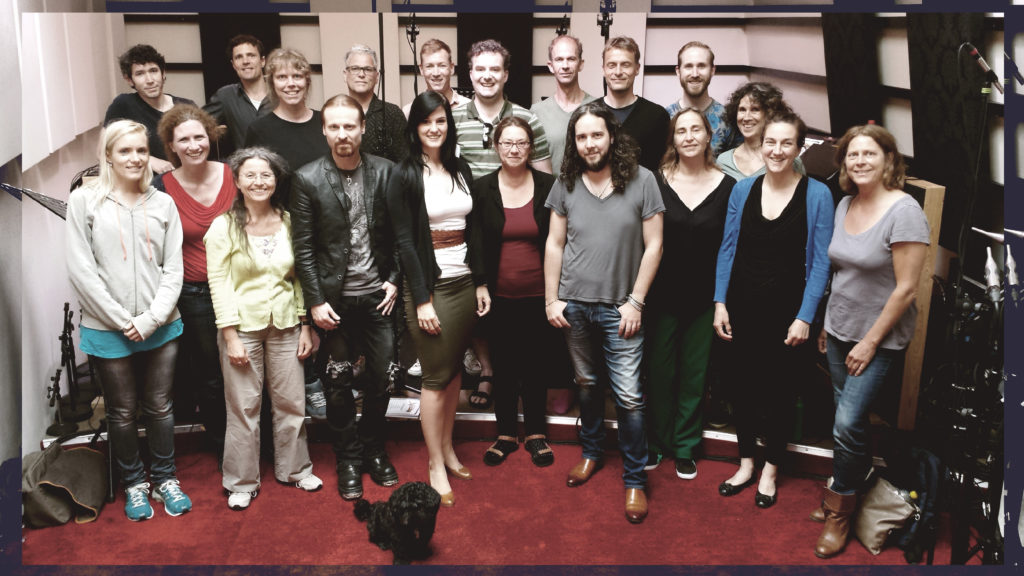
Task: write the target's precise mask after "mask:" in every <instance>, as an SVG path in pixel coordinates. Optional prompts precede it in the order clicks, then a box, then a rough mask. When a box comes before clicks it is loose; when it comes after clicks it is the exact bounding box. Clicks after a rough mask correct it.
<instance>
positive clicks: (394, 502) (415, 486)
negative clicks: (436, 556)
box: [353, 482, 441, 564]
mask: <svg viewBox="0 0 1024 576" xmlns="http://www.w3.org/2000/svg"><path fill="white" fill-rule="evenodd" d="M440 505H441V495H440V494H438V493H437V490H434V489H433V488H431V487H430V485H429V484H426V483H424V482H407V483H405V484H402V485H401V486H399V487H398V489H397V490H395V491H394V492H392V493H391V498H388V500H387V501H386V502H374V503H373V504H370V503H369V502H367V501H366V500H364V499H362V498H360V499H359V500H356V503H355V508H354V510H353V511H354V512H355V514H356V518H358V519H359V520H361V521H366V530H367V531H368V532H369V533H370V542H373V543H374V544H376V545H377V546H380V549H381V550H391V553H392V554H393V555H394V563H395V564H408V563H409V562H410V561H412V560H424V559H426V558H428V557H429V556H430V554H431V550H430V538H431V537H432V536H433V535H434V524H435V523H436V521H437V509H438V507H439V506H440Z"/></svg>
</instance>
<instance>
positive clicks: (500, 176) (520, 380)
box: [473, 116, 569, 466]
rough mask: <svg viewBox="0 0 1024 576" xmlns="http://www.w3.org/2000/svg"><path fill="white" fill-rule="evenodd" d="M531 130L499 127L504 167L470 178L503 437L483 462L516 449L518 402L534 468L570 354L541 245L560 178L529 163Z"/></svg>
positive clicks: (543, 453)
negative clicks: (551, 300)
mask: <svg viewBox="0 0 1024 576" xmlns="http://www.w3.org/2000/svg"><path fill="white" fill-rule="evenodd" d="M533 142H534V140H533V129H532V128H530V124H529V122H527V121H526V120H524V119H522V118H519V117H517V116H509V117H507V118H504V119H502V120H501V121H500V122H498V124H497V125H495V126H494V148H495V150H497V152H498V158H500V159H501V168H499V169H498V170H496V171H494V172H491V173H490V174H487V175H485V176H483V177H481V178H480V179H479V180H477V181H476V182H474V183H473V192H474V193H475V195H476V198H477V199H479V201H480V229H481V236H482V238H483V250H484V261H485V263H486V266H487V287H488V289H489V290H490V291H491V292H492V293H493V297H494V301H493V302H492V310H491V315H490V316H489V317H488V318H487V320H485V321H483V322H482V325H483V326H484V334H485V335H486V336H487V339H488V342H489V344H490V351H491V360H492V361H493V362H494V366H495V371H494V379H495V389H494V415H495V417H496V419H497V421H498V439H497V441H496V442H495V443H494V444H492V445H491V447H490V448H488V449H487V451H486V452H484V462H485V463H486V464H488V465H490V466H495V465H498V464H501V463H502V462H504V461H505V458H506V457H508V455H509V454H510V453H512V452H513V451H515V450H516V449H518V447H519V437H518V427H519V418H518V414H519V399H520V398H522V400H523V421H524V423H525V429H526V437H525V438H524V439H523V442H524V445H525V446H526V449H527V450H528V451H529V452H530V458H531V459H532V461H533V463H534V464H536V465H537V466H550V465H551V464H553V463H554V461H555V455H554V452H552V451H551V447H550V446H548V444H547V437H546V428H547V421H546V414H545V404H546V400H547V390H548V386H549V385H551V384H555V383H558V382H562V381H565V378H566V376H567V374H565V370H566V368H567V366H568V360H569V359H568V356H567V352H566V350H565V340H564V339H563V338H562V335H561V334H560V333H559V332H558V331H557V330H556V329H555V328H554V327H552V326H551V325H550V324H548V322H547V318H546V316H545V315H544V314H542V311H543V310H544V264H543V260H544V245H545V243H546V242H547V237H548V226H549V225H550V222H551V211H550V210H549V209H548V208H545V207H544V202H545V201H546V200H547V197H548V192H550V191H551V185H552V184H554V182H555V177H554V176H552V175H550V174H547V173H545V172H540V171H538V170H535V169H534V168H532V167H531V166H530V165H529V159H530V150H532V149H533Z"/></svg>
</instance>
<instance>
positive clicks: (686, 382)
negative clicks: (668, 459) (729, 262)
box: [644, 307, 714, 459]
mask: <svg viewBox="0 0 1024 576" xmlns="http://www.w3.org/2000/svg"><path fill="white" fill-rule="evenodd" d="M713 317H714V308H713V307H712V308H708V309H707V310H706V311H705V312H703V313H702V314H700V315H699V316H697V317H696V318H694V319H693V320H692V321H690V322H688V323H684V322H683V321H682V320H681V319H680V318H679V317H678V316H677V315H675V314H671V313H666V312H657V311H653V313H652V314H651V315H650V316H648V317H647V318H646V319H645V324H644V332H645V336H644V337H645V340H646V344H647V350H646V357H645V359H644V360H645V362H646V364H647V414H648V417H647V422H648V434H647V441H648V450H649V451H650V452H651V453H652V454H661V455H663V456H673V457H675V458H676V459H688V458H693V451H694V449H695V448H696V447H697V445H698V444H700V438H701V430H702V429H701V413H700V407H701V402H702V401H703V398H704V383H705V379H706V377H707V372H708V358H709V356H710V353H711V340H712V338H713V337H714V328H712V326H711V322H712V319H713Z"/></svg>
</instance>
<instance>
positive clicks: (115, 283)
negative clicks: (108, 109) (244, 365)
mask: <svg viewBox="0 0 1024 576" xmlns="http://www.w3.org/2000/svg"><path fill="white" fill-rule="evenodd" d="M102 139H103V152H102V154H103V156H102V157H101V158H100V177H99V179H97V180H96V181H95V182H93V183H90V184H87V185H86V186H84V187H82V188H80V189H78V190H76V191H75V192H74V193H72V194H71V198H70V199H69V200H68V217H67V229H68V235H67V250H68V251H67V254H68V256H67V264H68V274H69V276H70V278H71V286H72V288H73V289H74V291H75V294H76V295H77V296H78V302H79V304H80V306H81V314H82V316H81V317H82V322H81V328H80V334H81V347H82V351H83V352H85V353H86V354H89V357H90V362H91V364H92V367H93V368H94V369H95V370H96V375H97V376H98V377H99V381H100V384H101V386H102V387H103V399H104V402H105V406H106V412H107V420H108V422H109V434H110V450H111V458H113V459H114V460H115V461H116V462H117V468H118V470H119V471H120V473H121V481H122V482H123V483H124V486H125V496H126V498H125V505H124V511H125V514H126V515H127V516H128V519H129V520H133V521H138V520H146V519H147V518H152V517H153V507H152V506H151V505H150V503H149V496H150V491H149V487H150V484H152V485H153V486H154V488H153V493H152V496H153V499H155V500H157V501H159V502H163V503H164V509H165V510H166V511H167V513H168V514H169V515H171V516H177V515H179V514H182V513H184V512H188V511H189V510H191V509H192V501H191V500H190V499H189V497H188V496H186V495H185V493H184V492H182V490H181V487H180V486H179V485H178V480H177V478H175V471H176V470H175V465H174V414H173V412H172V411H171V407H172V402H171V393H172V388H173V383H174V364H175V359H176V357H177V355H178V336H179V335H181V330H182V322H181V318H180V316H179V314H178V310H177V308H176V307H175V302H177V300H178V293H179V292H180V291H181V281H182V280H181V279H182V271H181V270H182V263H181V222H180V220H179V219H178V211H177V209H175V207H174V202H172V201H171V198H170V197H169V196H167V195H166V194H161V193H160V192H158V191H157V190H156V188H153V187H152V186H151V185H150V181H151V180H152V179H153V172H152V170H150V168H149V144H148V136H147V133H146V127H145V126H143V125H142V124H139V123H138V122H132V121H131V120H118V121H115V122H112V123H110V124H109V125H108V126H107V127H106V128H105V129H104V132H103V137H102ZM140 406H141V407H142V415H143V416H144V417H145V419H146V440H147V443H148V444H149V453H150V481H149V482H147V481H146V469H145V467H144V466H143V464H142V460H141V459H140V458H139V428H138V421H137V416H138V413H139V407H140Z"/></svg>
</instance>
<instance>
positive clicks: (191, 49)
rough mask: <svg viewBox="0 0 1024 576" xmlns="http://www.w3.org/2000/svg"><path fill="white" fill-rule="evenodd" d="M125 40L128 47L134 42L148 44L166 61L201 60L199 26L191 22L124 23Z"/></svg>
mask: <svg viewBox="0 0 1024 576" xmlns="http://www.w3.org/2000/svg"><path fill="white" fill-rule="evenodd" d="M125 41H126V42H127V43H128V47H129V48H131V47H132V46H134V45H136V44H149V45H150V46H152V47H153V48H156V51H157V52H159V53H161V54H163V55H164V60H166V61H168V62H202V61H203V52H202V46H201V45H200V42H199V26H198V25H196V24H194V23H191V22H146V23H141V22H132V23H128V24H126V25H125ZM118 55H120V54H118Z"/></svg>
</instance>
